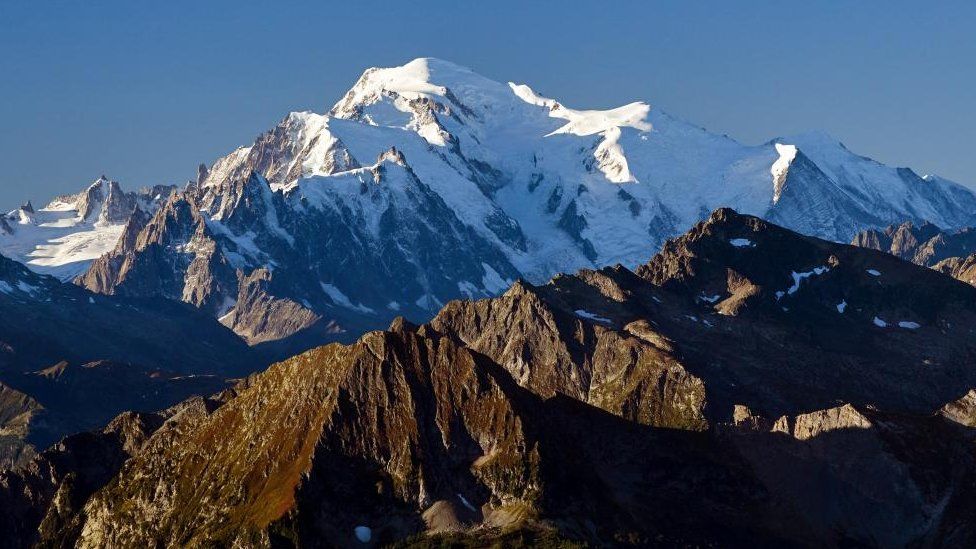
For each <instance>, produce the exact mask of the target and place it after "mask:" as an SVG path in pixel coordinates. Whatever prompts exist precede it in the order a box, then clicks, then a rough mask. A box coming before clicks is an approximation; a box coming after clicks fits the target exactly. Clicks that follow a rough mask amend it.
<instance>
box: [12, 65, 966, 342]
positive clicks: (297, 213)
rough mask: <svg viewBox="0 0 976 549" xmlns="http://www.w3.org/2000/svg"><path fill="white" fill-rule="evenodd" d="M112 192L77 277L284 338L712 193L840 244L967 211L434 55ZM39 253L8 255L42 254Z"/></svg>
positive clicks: (432, 303)
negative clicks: (573, 100)
mask: <svg viewBox="0 0 976 549" xmlns="http://www.w3.org/2000/svg"><path fill="white" fill-rule="evenodd" d="M113 189H115V187H112V186H111V185H110V184H109V183H103V184H101V185H100V186H97V187H95V186H93V187H92V188H91V189H89V192H88V193H85V194H84V196H82V197H80V198H78V199H77V200H74V202H73V203H76V204H80V205H78V206H76V207H77V208H78V209H79V210H78V211H79V212H82V213H84V212H87V211H88V210H89V209H90V208H89V206H88V205H89V204H103V205H106V204H107V205H112V206H111V207H109V206H103V210H104V212H106V213H105V216H106V219H108V220H114V221H112V222H113V223H115V222H117V223H118V225H112V227H115V229H114V230H115V231H116V232H115V233H113V234H114V235H115V236H114V238H115V239H116V240H112V242H111V244H110V245H108V246H104V247H99V248H97V249H98V250H99V254H96V255H97V256H100V255H102V253H106V252H107V254H106V255H105V256H104V257H100V258H99V259H97V260H94V257H86V258H85V261H91V265H90V268H89V269H88V270H87V272H85V273H83V274H82V275H81V276H80V277H78V278H77V282H78V283H79V284H81V285H83V286H85V287H87V288H89V289H91V290H93V291H96V292H100V293H106V294H119V295H127V296H143V297H145V296H157V297H158V296H163V297H167V298H170V299H179V300H183V301H185V302H188V303H191V304H193V305H195V306H197V307H200V308H202V309H204V310H205V311H207V312H208V314H211V315H212V316H215V317H217V318H221V317H226V319H227V325H228V326H231V327H233V329H234V330H235V331H237V332H238V333H239V334H240V335H241V336H243V337H245V338H246V339H247V340H248V341H250V342H252V343H255V344H258V343H269V342H278V343H279V345H281V346H283V347H287V346H285V345H284V344H282V343H281V342H282V341H284V340H287V339H289V338H292V337H293V336H298V337H297V340H300V341H303V342H306V343H316V342H323V341H328V340H331V339H340V340H343V341H347V342H348V341H351V340H353V339H355V335H356V334H359V333H361V332H362V331H363V330H364V329H376V328H379V327H382V326H385V325H387V324H388V323H389V322H390V320H392V318H393V317H395V316H396V315H400V314H403V315H407V316H408V317H410V318H416V319H427V318H430V317H431V316H432V315H433V314H434V313H436V311H437V310H439V309H440V308H441V307H442V306H443V305H444V304H445V303H447V302H448V301H449V300H451V299H456V298H471V299H476V298H481V297H488V296H495V295H498V293H500V292H501V291H503V290H504V289H505V288H507V287H508V286H509V285H510V284H511V282H513V281H514V280H516V279H518V278H523V279H525V280H527V281H529V282H530V283H533V284H540V283H542V282H544V281H545V280H547V279H548V278H549V277H551V276H552V275H553V274H555V273H558V272H575V271H576V270H578V269H580V268H601V267H605V266H609V265H614V264H617V263H621V264H623V265H625V266H627V267H628V268H635V267H636V266H638V265H640V264H642V263H644V262H646V261H647V259H648V257H649V255H650V252H651V251H652V250H654V249H656V248H657V247H659V246H660V245H661V244H662V243H663V242H664V241H665V240H666V239H668V238H670V237H673V236H675V235H677V234H679V233H680V232H682V231H685V230H687V229H688V228H690V227H691V226H692V225H694V224H695V223H697V222H699V221H701V220H702V219H704V218H705V217H707V215H708V213H709V212H710V211H712V210H713V209H715V208H717V207H721V206H731V207H734V208H736V209H737V210H739V211H742V212H745V213H749V214H753V215H757V216H761V217H764V218H766V219H768V220H770V221H773V222H775V223H778V224H780V225H783V226H786V227H789V228H792V229H794V230H798V231H801V232H803V233H806V234H811V235H814V236H818V237H821V238H827V239H830V240H837V241H843V242H849V241H850V239H851V238H852V237H853V236H854V234H855V233H856V232H857V231H858V230H861V229H866V228H872V227H880V226H883V225H885V224H889V223H893V222H898V221H902V220H905V219H910V220H915V221H920V220H922V219H929V220H931V221H933V222H935V223H938V224H939V225H940V226H943V227H948V228H958V227H962V226H966V225H971V224H974V223H976V214H974V212H976V197H974V195H973V193H972V192H970V191H968V190H966V189H965V188H963V187H961V186H959V185H956V184H954V183H951V182H948V181H945V180H943V179H940V178H936V177H930V178H921V177H919V176H917V175H916V174H915V173H913V172H912V171H911V170H907V169H893V168H888V167H885V166H883V165H881V164H878V163H876V162H873V161H870V160H868V159H866V158H863V157H860V156H857V155H855V154H853V153H851V152H850V151H848V150H847V149H846V148H845V147H844V146H843V145H842V144H841V143H839V142H837V141H836V140H832V139H831V138H829V137H828V136H825V135H822V134H804V135H799V136H794V137H788V138H777V139H775V140H773V141H771V142H769V143H767V144H764V145H761V146H757V147H750V146H745V145H742V144H739V143H737V142H735V141H733V140H731V139H728V138H727V137H724V136H717V135H712V134H709V133H707V132H706V131H704V130H702V129H700V128H697V127H695V126H692V125H690V124H687V123H685V122H682V121H680V120H677V119H675V118H673V117H671V116H669V115H667V114H666V113H664V112H663V111H660V110H659V109H656V108H651V107H650V106H649V105H647V104H645V103H632V104H629V105H625V106H623V107H620V108H617V109H611V110H607V111H584V110H575V109H571V108H569V107H567V106H566V105H563V104H561V103H560V102H558V101H556V100H553V99H548V98H545V97H542V96H540V95H538V94H536V93H535V92H534V91H532V90H531V89H530V88H529V87H528V86H525V85H517V84H512V83H509V84H503V83H499V82H495V81H492V80H489V79H487V78H484V77H482V76H479V75H477V74H475V73H473V72H472V71H470V70H468V69H465V68H463V67H459V66H457V65H453V64H451V63H448V62H445V61H440V60H436V59H417V60H414V61H411V62H410V63H407V64H406V65H404V66H401V67H394V68H387V69H380V68H374V69H369V70H367V71H366V72H365V73H363V75H362V77H361V78H360V79H359V80H358V81H357V82H356V83H355V85H354V86H353V87H352V88H351V89H350V90H349V92H348V93H347V94H346V95H345V96H344V97H343V98H342V99H341V100H340V101H338V102H337V103H336V104H335V105H334V106H333V108H332V109H331V110H330V111H329V113H328V114H315V113H310V112H302V113H291V114H289V115H288V116H287V117H285V118H284V119H283V120H281V121H280V122H279V123H278V124H277V125H276V126H275V127H273V128H272V129H270V130H269V131H267V132H265V133H264V134H262V135H260V136H259V137H258V138H257V139H256V140H255V142H254V143H253V144H252V145H251V146H249V147H243V148H240V149H237V150H235V151H233V152H232V153H230V154H229V155H227V156H225V157H223V158H220V159H217V160H216V161H214V162H213V163H212V164H210V165H209V166H201V167H200V168H199V169H198V170H197V178H196V181H195V182H193V183H191V184H190V185H188V186H187V187H186V188H185V189H182V190H179V191H177V192H176V193H175V195H174V196H173V197H172V198H171V199H167V198H165V197H166V196H169V195H168V194H163V195H161V196H162V197H163V198H161V200H159V201H156V202H153V203H152V204H151V205H145V207H144V206H143V205H140V206H139V207H140V209H142V210H143V211H144V212H146V213H149V214H153V215H151V218H150V219H149V220H147V221H145V222H143V221H142V220H141V219H140V220H138V222H137V223H130V224H129V226H128V227H127V228H126V229H125V234H124V237H123V238H122V239H121V241H118V240H117V239H119V235H118V233H119V232H121V231H122V227H121V224H122V223H124V222H125V221H124V219H122V217H123V216H121V213H122V212H129V211H131V210H132V208H131V207H130V202H131V201H130V200H122V199H121V198H119V199H115V198H113V197H116V196H121V195H120V193H118V192H115V191H114V190H113ZM126 196H128V195H126ZM153 196H154V197H155V196H156V195H153ZM140 204H141V203H140ZM157 210H158V211H157ZM79 215H82V214H79ZM87 215H88V214H87V213H84V215H82V217H85V216H87ZM25 216H26V217H29V216H28V215H27V214H23V215H21V214H20V213H18V214H17V215H16V216H14V217H16V218H17V219H20V218H21V217H25ZM11 219H13V218H11ZM7 226H9V227H13V228H15V227H14V225H13V223H12V222H7ZM5 231H7V228H5V227H4V226H3V225H0V232H5ZM106 239H108V240H111V237H110V236H109V235H106ZM116 241H118V245H117V246H115V247H114V249H113V247H112V244H115V242H116ZM3 242H4V238H3V237H0V245H2V243H3ZM47 245H48V244H44V245H43V246H47ZM39 249H40V248H38V247H37V246H35V245H31V246H21V247H17V249H16V250H13V251H16V252H17V253H16V254H14V255H15V256H16V257H18V258H22V259H24V260H25V261H31V262H32V263H36V261H37V260H34V259H31V258H32V257H33V256H32V255H31V254H32V253H34V252H35V251H37V250H39ZM11 253H12V252H11ZM76 264H77V263H76ZM34 268H41V266H40V265H37V266H36V267H34ZM259 270H267V271H269V272H273V274H272V277H271V281H270V283H267V284H264V285H265V286H268V287H269V288H270V289H267V288H266V289H264V290H262V293H263V294H265V295H264V297H263V298H261V299H257V298H256V297H257V296H256V294H255V293H254V287H253V285H247V286H243V287H242V285H241V281H252V280H254V278H255V276H256V275H255V273H256V272H257V271H259ZM75 273H76V271H75ZM263 276H264V275H258V277H263ZM292 313H293V314H294V318H286V315H288V314H292ZM298 334H301V335H298ZM313 334H315V335H314V337H313ZM299 347H301V346H299Z"/></svg>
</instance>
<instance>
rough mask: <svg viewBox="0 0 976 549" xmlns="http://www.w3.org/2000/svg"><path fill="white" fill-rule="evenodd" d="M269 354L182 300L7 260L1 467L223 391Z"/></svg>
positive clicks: (2, 274) (0, 368)
mask: <svg viewBox="0 0 976 549" xmlns="http://www.w3.org/2000/svg"><path fill="white" fill-rule="evenodd" d="M263 360H264V359H263V357H262V355H260V354H258V353H257V352H255V351H254V350H252V349H251V348H249V347H248V346H247V345H246V344H245V343H244V342H243V341H242V340H241V339H240V338H238V337H237V336H236V335H235V334H234V333H233V332H231V331H230V330H228V329H227V328H225V327H223V326H221V325H220V324H219V323H217V322H216V321H215V320H213V319H212V318H210V317H209V316H207V315H205V314H203V313H202V312H201V311H199V310H197V309H195V308H194V307H191V306H189V305H187V304H184V303H179V302H172V301H167V300H164V299H159V298H155V299H126V298H120V297H114V296H103V295H97V294H93V293H91V292H89V291H87V290H84V289H82V288H79V287H77V286H75V285H72V284H66V283H62V282H60V281H58V280H57V279H55V278H53V277H49V276H42V275H38V274H35V273H34V272H32V271H30V270H28V269H27V268H25V267H24V266H23V265H21V264H19V263H17V262H14V261H11V260H9V259H6V258H4V257H2V256H0V383H2V385H3V387H5V389H4V394H5V395H8V396H10V395H19V396H17V397H14V396H11V397H10V398H7V397H4V398H3V399H2V401H0V404H2V410H0V420H2V421H0V430H2V432H3V435H2V436H0V467H9V466H11V465H19V464H23V463H25V462H26V460H27V459H29V457H30V456H31V455H32V454H33V453H34V452H35V449H44V448H46V447H47V446H49V445H50V444H52V443H54V442H56V441H57V440H58V439H59V438H61V437H62V436H65V435H67V434H70V433H76V432H79V431H84V430H88V429H93V428H96V427H98V426H101V425H104V424H105V423H106V422H107V421H109V420H110V419H111V418H112V417H114V416H115V415H117V414H119V413H120V412H122V411H125V410H138V411H152V410H156V409H160V408H165V407H168V406H171V405H173V404H175V403H177V402H179V401H181V400H184V399H186V398H188V397H189V396H191V395H194V394H210V393H213V392H216V391H219V390H220V389H222V388H224V387H225V386H226V384H227V381H226V380H227V379H230V378H236V377H240V376H243V375H246V374H248V373H250V372H253V371H254V370H256V369H257V368H258V367H259V366H260V365H261V364H262V362H263Z"/></svg>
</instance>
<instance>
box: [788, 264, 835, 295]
mask: <svg viewBox="0 0 976 549" xmlns="http://www.w3.org/2000/svg"><path fill="white" fill-rule="evenodd" d="M829 270H830V267H827V266H826V265H824V266H822V267H815V268H814V269H813V270H812V271H806V272H802V273H798V272H796V271H793V272H792V273H790V276H792V277H793V285H792V286H790V287H789V288H788V289H787V290H786V293H787V294H789V295H793V294H795V293H796V292H797V290H799V289H800V283H801V282H803V281H804V280H806V279H807V278H810V277H811V276H814V275H817V276H819V275H822V274H824V273H825V272H827V271H829ZM781 297H783V292H776V299H780V298H781Z"/></svg>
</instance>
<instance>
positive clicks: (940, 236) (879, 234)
mask: <svg viewBox="0 0 976 549" xmlns="http://www.w3.org/2000/svg"><path fill="white" fill-rule="evenodd" d="M852 244H854V245H855V246H861V247H864V248H871V249H875V250H881V251H884V252H888V253H891V254H893V255H895V256H897V257H900V258H902V259H904V260H906V261H911V262H912V263H915V264H917V265H924V266H926V267H931V268H933V269H935V270H937V271H939V272H942V273H945V274H947V275H949V276H951V277H953V278H956V279H959V280H961V281H963V282H966V283H967V284H972V285H976V229H973V228H971V227H966V228H963V229H959V230H953V231H945V230H942V229H940V228H939V227H937V226H935V225H933V224H931V223H923V224H921V225H919V226H916V225H915V224H914V223H912V222H911V221H906V222H905V223H902V224H901V225H897V226H895V225H889V226H888V227H887V228H885V229H884V230H879V229H868V230H864V231H861V232H860V233H858V234H857V235H855V236H854V240H853V241H852Z"/></svg>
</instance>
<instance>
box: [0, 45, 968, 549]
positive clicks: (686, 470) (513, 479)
mask: <svg viewBox="0 0 976 549" xmlns="http://www.w3.org/2000/svg"><path fill="white" fill-rule="evenodd" d="M197 172H198V175H197V177H196V180H194V181H191V182H188V183H186V184H183V185H171V186H168V185H160V186H155V187H152V188H145V189H141V190H137V191H125V190H123V188H122V187H121V186H120V185H119V184H118V183H117V182H115V181H112V180H110V179H109V178H107V177H105V176H102V177H100V178H98V179H97V180H95V181H94V182H93V183H92V184H91V185H89V186H88V187H87V188H86V189H84V190H82V191H81V192H79V193H78V194H75V195H67V196H61V197H57V198H56V199H54V200H53V201H51V202H50V203H49V204H48V205H46V206H44V207H40V208H35V207H34V205H32V204H30V203H26V204H24V206H22V207H21V208H19V209H16V210H13V211H11V212H9V213H7V214H3V215H2V216H0V253H2V256H0V510H2V511H3V513H0V539H2V540H3V542H4V545H5V546H11V547H31V546H33V547H147V546H149V547H380V546H392V547H482V546H502V547H509V546H512V547H520V546H558V547H586V546H593V547H617V546H620V547H626V546H657V547H673V546H681V547H757V546H759V547H767V546H771V547H813V546H816V547H821V546H825V547H972V546H976V520H974V518H973V517H976V287H974V286H976V283H974V282H973V280H974V278H973V277H974V276H976V267H974V265H976V263H974V262H976V238H974V237H973V234H974V232H973V230H972V229H968V228H967V227H973V226H976V194H974V193H973V192H972V191H970V190H968V189H967V188H966V187H963V186H961V185H958V184H956V183H953V182H951V181H948V180H945V179H942V178H940V177H937V176H924V177H922V176H919V175H917V174H916V173H915V172H913V171H912V170H910V169H907V168H889V167H887V166H884V165H882V164H880V163H877V162H875V161H873V160H870V159H867V158H864V157H861V156H858V155H856V154H854V153H852V152H850V151H849V150H847V148H846V147H844V145H842V144H841V143H839V142H838V141H836V140H833V139H831V138H830V137H829V136H827V135H825V134H822V133H811V134H804V135H798V136H792V137H782V138H775V139H772V140H771V141H769V142H768V143H765V144H762V145H758V146H748V145H743V144H740V143H738V142H736V141H734V140H732V139H730V138H728V137H725V136H718V135H713V134H710V133H708V132H707V131H705V130H703V129H701V128H698V127H695V126H693V125H690V124H688V123H685V122H682V121H680V120H677V119H675V118H673V117H671V116H669V115H668V114H666V113H664V112H662V111H660V110H658V109H656V108H652V107H650V106H649V105H647V104H645V103H632V104H629V105H625V106H623V107H619V108H616V109H611V110H606V111H595V110H576V109H573V108H570V107H568V106H565V105H563V104H561V103H560V102H558V101H557V100H554V99H549V98H546V97H544V96H542V95H540V94H539V93H537V92H536V91H533V90H532V89H531V88H529V87H528V86H526V85H524V84H514V83H508V84H502V83H498V82H494V81H492V80H489V79H486V78H484V77H481V76H479V75H477V74H475V73H474V72H472V71H470V70H468V69H466V68H463V67H459V66H457V65H453V64H451V63H448V62H445V61H441V60H437V59H429V58H424V59H417V60H414V61H411V62H409V63H407V64H406V65H403V66H401V67H395V68H382V69H380V68H373V69H369V70H367V71H366V72H365V73H363V75H362V77H360V79H359V80H358V81H357V82H356V83H355V85H354V86H353V87H352V88H351V89H350V90H349V92H348V93H347V94H346V95H345V96H344V97H342V98H341V99H340V100H339V101H338V102H337V103H336V104H335V105H334V106H333V107H332V108H331V110H330V111H329V112H328V113H327V114H316V113H311V112H302V113H291V114H289V115H288V116H286V117H285V118H284V119H283V120H282V121H280V122H279V123H278V124H277V125H276V126H275V127H273V128H272V129H271V130H269V131H268V132H266V133H264V134H262V135H260V136H259V137H258V138H257V139H256V140H255V142H254V143H253V144H251V145H249V146H246V147H241V148H238V149H236V150H234V151H232V152H231V153H230V154H228V155H227V156H225V157H222V158H219V159H217V160H216V161H214V162H212V163H210V164H208V165H201V166H199V168H198V170H197ZM847 243H853V245H851V244H847ZM408 319H409V320H408ZM269 364H270V366H269Z"/></svg>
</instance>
